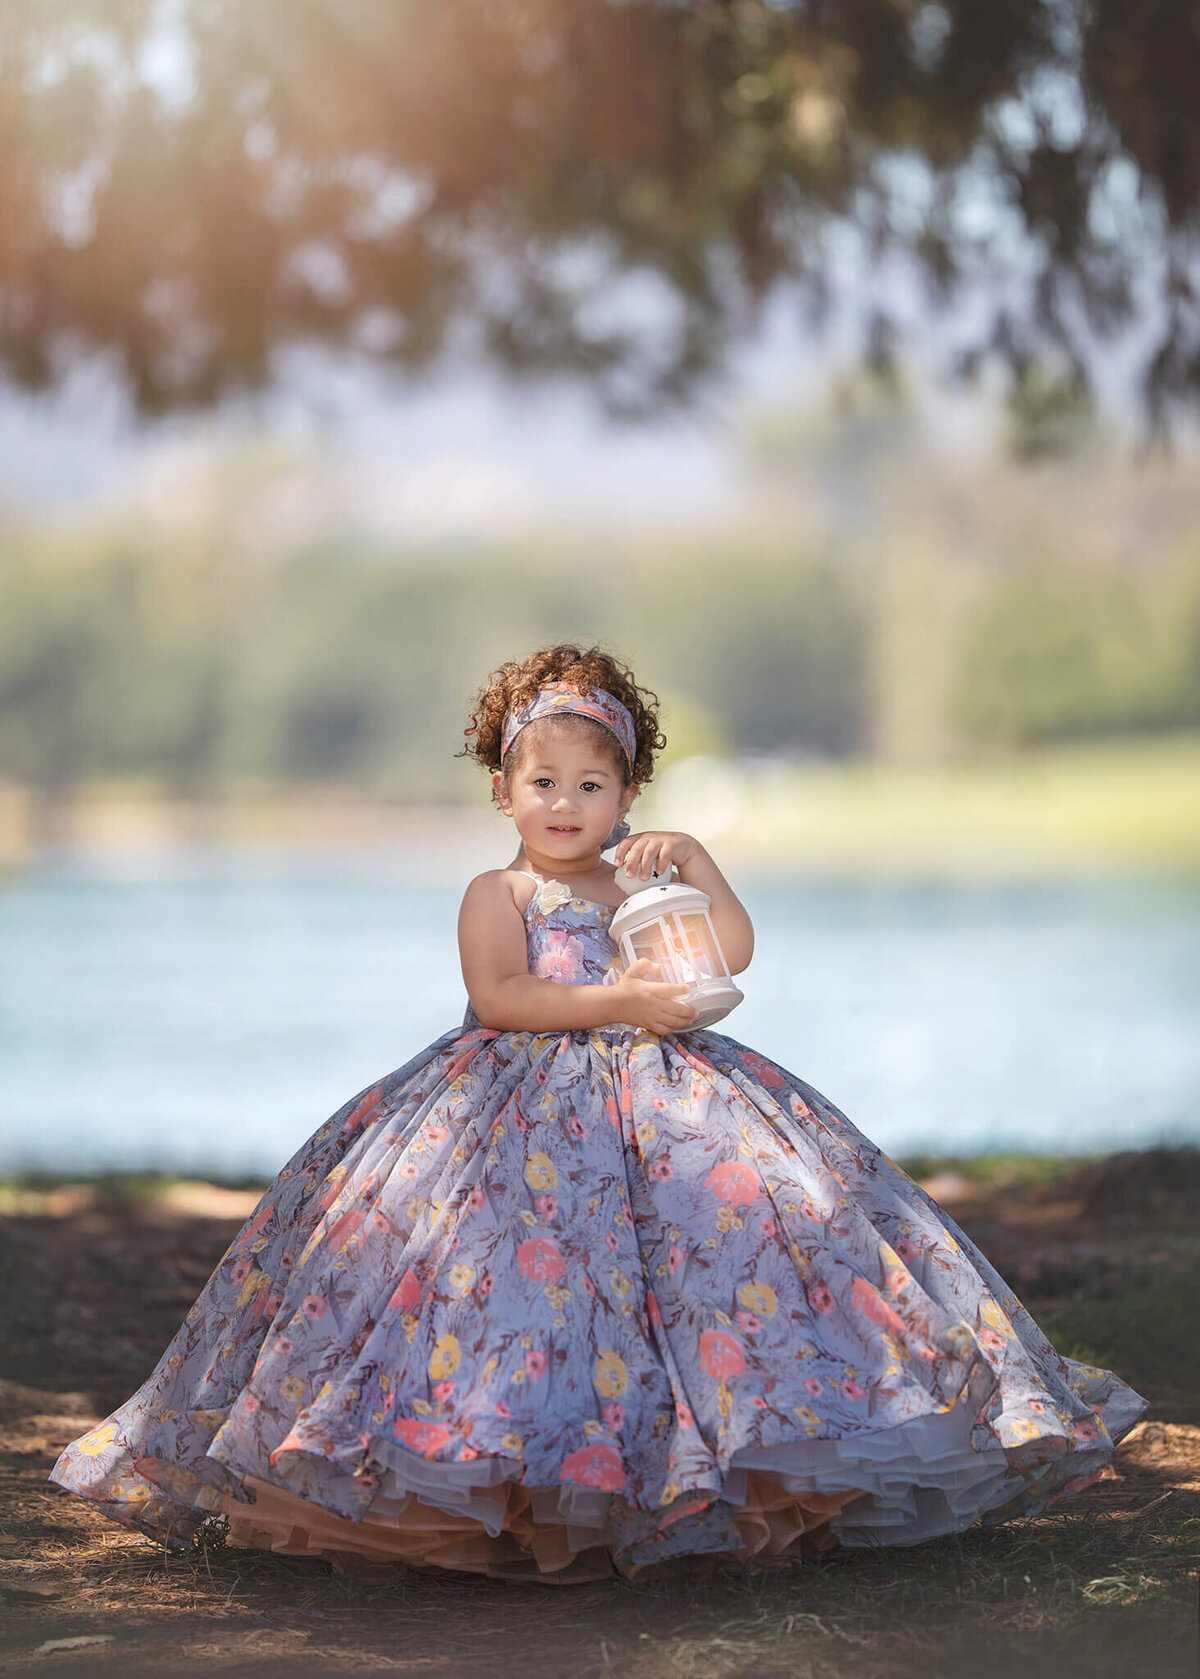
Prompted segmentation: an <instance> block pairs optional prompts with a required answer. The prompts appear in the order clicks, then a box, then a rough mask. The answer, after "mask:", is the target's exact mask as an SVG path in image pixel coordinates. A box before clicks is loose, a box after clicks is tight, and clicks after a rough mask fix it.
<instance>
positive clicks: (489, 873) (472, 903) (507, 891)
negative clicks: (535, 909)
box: [462, 869, 540, 915]
mask: <svg viewBox="0 0 1200 1679" xmlns="http://www.w3.org/2000/svg"><path fill="white" fill-rule="evenodd" d="M538 891H540V887H539V884H538V882H537V881H536V880H535V879H534V878H533V876H532V875H531V874H526V873H525V871H524V869H484V871H483V873H482V874H477V875H476V876H475V877H474V879H473V880H470V881H468V882H467V888H466V891H465V892H464V893H463V901H462V907H463V910H464V911H466V910H469V909H475V908H480V909H496V908H504V907H506V906H507V905H508V904H511V905H512V907H513V908H514V909H515V910H516V911H517V913H518V914H519V915H524V913H525V911H526V910H527V909H528V908H529V904H530V901H531V900H532V898H533V895H534V893H535V892H538Z"/></svg>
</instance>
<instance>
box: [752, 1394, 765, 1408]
mask: <svg viewBox="0 0 1200 1679" xmlns="http://www.w3.org/2000/svg"><path fill="white" fill-rule="evenodd" d="M750 1403H751V1404H752V1405H753V1406H754V1409H755V1410H756V1411H765V1410H766V1408H767V1402H766V1400H765V1399H764V1398H763V1396H762V1394H761V1393H756V1394H755V1395H754V1397H753V1398H752V1399H751V1401H750Z"/></svg>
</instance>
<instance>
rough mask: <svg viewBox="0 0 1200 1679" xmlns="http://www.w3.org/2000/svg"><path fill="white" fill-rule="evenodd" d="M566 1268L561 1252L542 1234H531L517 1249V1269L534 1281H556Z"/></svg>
mask: <svg viewBox="0 0 1200 1679" xmlns="http://www.w3.org/2000/svg"><path fill="white" fill-rule="evenodd" d="M566 1268H567V1267H566V1263H565V1261H564V1260H563V1256H562V1254H561V1253H559V1251H558V1249H557V1248H556V1247H555V1245H554V1243H553V1242H550V1241H547V1239H546V1238H545V1237H544V1236H531V1237H530V1238H529V1239H528V1241H525V1242H522V1243H521V1245H520V1247H519V1248H518V1249H517V1269H518V1270H519V1271H520V1273H521V1275H522V1276H523V1277H532V1278H533V1280H534V1282H538V1283H556V1282H558V1280H559V1278H560V1277H561V1276H562V1275H563V1273H564V1272H565V1271H566Z"/></svg>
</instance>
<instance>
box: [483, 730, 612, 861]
mask: <svg viewBox="0 0 1200 1679" xmlns="http://www.w3.org/2000/svg"><path fill="white" fill-rule="evenodd" d="M522 747H523V752H522V759H521V761H520V763H519V765H518V766H517V768H516V769H515V770H514V771H513V772H511V774H510V780H509V789H508V798H507V799H506V798H505V790H504V787H503V784H502V778H501V772H500V771H499V770H496V771H495V772H494V773H493V776H492V781H493V784H494V785H495V786H496V788H497V791H498V794H499V797H500V800H501V808H502V809H503V810H504V812H505V814H506V815H508V816H511V817H512V819H513V821H514V822H515V823H516V825H517V832H518V833H519V834H520V836H521V840H522V842H523V844H524V845H525V848H526V851H527V852H529V853H531V854H536V855H538V856H543V857H547V858H550V859H555V858H558V859H562V860H563V861H564V862H565V861H568V860H571V861H574V860H576V859H579V858H582V857H585V856H586V855H587V853H588V852H598V851H599V849H600V847H601V846H602V845H603V843H604V841H605V840H606V839H607V838H608V836H609V833H610V831H611V830H612V828H613V826H614V824H615V823H617V822H619V821H620V820H621V818H622V817H623V816H624V815H625V812H626V811H627V810H628V809H629V807H630V805H631V804H632V803H633V801H634V799H635V798H636V797H637V792H638V788H637V785H636V783H631V784H630V785H629V786H628V787H626V786H624V785H623V784H622V780H621V772H620V770H619V768H618V767H617V762H616V758H617V754H618V753H619V752H620V748H619V747H617V748H616V751H615V752H613V753H609V752H607V751H605V750H604V748H602V747H597V746H596V744H595V742H594V741H593V739H592V737H591V735H590V733H588V734H585V733H583V732H582V731H581V730H577V729H570V728H567V729H564V728H554V727H550V728H545V729H541V730H539V731H538V733H537V735H536V737H535V738H534V739H532V740H529V741H526V742H523V743H522Z"/></svg>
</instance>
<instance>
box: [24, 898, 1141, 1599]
mask: <svg viewBox="0 0 1200 1679" xmlns="http://www.w3.org/2000/svg"><path fill="white" fill-rule="evenodd" d="M531 878H532V877H531ZM524 914H525V923H526V929H527V935H528V949H529V968H530V971H531V972H532V973H534V974H537V975H539V976H541V977H543V978H548V979H552V980H557V981H560V982H562V983H565V984H579V983H585V982H591V983H595V982H601V983H611V982H612V981H613V980H615V979H616V977H617V975H618V973H619V971H620V965H621V964H620V958H619V956H618V952H617V948H616V945H615V944H614V942H613V940H612V938H611V936H610V934H609V930H608V928H609V922H610V920H611V917H612V915H613V906H610V905H607V904H601V903H597V902H595V901H591V900H586V899H581V898H576V897H572V896H571V895H570V892H569V888H568V887H566V886H565V885H563V884H562V883H560V882H557V881H550V882H546V883H545V884H544V885H543V886H542V887H541V889H540V890H538V891H534V892H533V894H532V895H531V897H530V899H529V902H528V904H527V906H526V909H525V912H524ZM1146 1405H1147V1401H1146V1400H1144V1399H1142V1398H1141V1397H1140V1396H1139V1395H1138V1394H1137V1393H1135V1392H1134V1391H1133V1390H1132V1389H1131V1388H1130V1387H1129V1386H1127V1385H1126V1383H1125V1382H1123V1381H1122V1380H1120V1378H1119V1377H1118V1376H1117V1375H1115V1374H1114V1373H1112V1372H1111V1371H1107V1370H1102V1369H1098V1368H1095V1367H1093V1366H1090V1365H1086V1364H1080V1363H1077V1362H1076V1361H1074V1360H1072V1359H1067V1358H1063V1357H1060V1356H1059V1355H1058V1354H1057V1353H1056V1352H1055V1351H1054V1349H1053V1347H1052V1346H1051V1345H1050V1343H1049V1341H1048V1340H1047V1339H1046V1337H1045V1336H1044V1335H1043V1334H1042V1332H1041V1330H1040V1329H1039V1328H1038V1326H1037V1324H1036V1323H1035V1322H1034V1321H1033V1319H1032V1318H1031V1317H1030V1316H1029V1314H1028V1312H1026V1311H1025V1309H1024V1308H1023V1307H1022V1306H1021V1304H1020V1302H1019V1301H1018V1300H1017V1298H1016V1297H1015V1295H1014V1294H1013V1293H1012V1291H1011V1289H1009V1288H1008V1287H1007V1286H1006V1284H1005V1283H1004V1281H1003V1279H1002V1278H1001V1277H1000V1276H999V1275H998V1274H997V1272H996V1271H995V1270H994V1269H993V1268H992V1266H991V1265H990V1264H989V1263H988V1261H987V1260H986V1259H985V1258H984V1256H983V1254H982V1253H981V1252H980V1251H979V1249H978V1248H976V1247H975V1246H974V1245H973V1244H972V1242H971V1241H970V1239H969V1238H968V1237H967V1236H966V1235H965V1234H964V1232H963V1231H961V1230H960V1229H959V1228H958V1227H957V1226H956V1225H955V1224H954V1222H953V1221H952V1220H951V1219H950V1218H949V1217H948V1216H947V1215H946V1214H945V1213H944V1212H943V1211H942V1210H941V1208H939V1207H938V1205H937V1204H936V1202H934V1201H933V1200H932V1199H931V1198H930V1197H929V1196H928V1195H927V1194H926V1193H925V1192H924V1191H923V1190H922V1189H920V1188H919V1187H918V1186H917V1185H916V1184H915V1183H914V1182H913V1181H912V1180H911V1179H910V1178H909V1177H907V1176H906V1175H905V1174H904V1172H902V1171H901V1170H900V1168H899V1167H898V1166H897V1165H896V1164H895V1163H894V1162H893V1161H892V1160H890V1159H889V1158H888V1156H887V1155H885V1154H884V1153H883V1152H882V1151H881V1150H880V1149H879V1148H877V1147H876V1146H875V1145H874V1144H873V1143H871V1142H870V1141H869V1140H868V1139H867V1138H866V1137H865V1136H864V1135H863V1134H862V1133H861V1132H860V1131H859V1130H857V1129H856V1127H855V1126H854V1125H853V1124H852V1123H851V1122H850V1120H849V1119H847V1118H846V1116H845V1115H844V1114H843V1113H841V1112H840V1110H839V1109H837V1108H836V1107H834V1106H833V1104H832V1103H831V1102H829V1101H828V1100H827V1099H826V1098H825V1097H824V1096H822V1095H820V1094H819V1093H818V1092H817V1091H816V1090H814V1089H813V1088H812V1087H811V1086H810V1085H808V1084H806V1083H805V1082H804V1080H803V1079H801V1078H799V1077H797V1075H796V1074H794V1073H791V1072H788V1071H787V1070H786V1069H785V1068H783V1067H780V1066H778V1065H776V1064H775V1063H774V1062H772V1061H770V1060H768V1059H766V1058H765V1057H764V1056H762V1055H760V1054H757V1053H756V1052H755V1051H754V1050H752V1049H750V1048H748V1047H747V1046H746V1045H744V1044H741V1043H738V1042H737V1041H736V1040H735V1039H733V1038H730V1037H727V1036H726V1035H725V1034H724V1033H722V1032H718V1031H713V1030H711V1029H701V1030H690V1031H683V1032H678V1033H674V1032H672V1033H667V1034H664V1035H663V1036H656V1035H655V1034H653V1033H650V1032H647V1031H644V1030H640V1029H634V1028H633V1027H630V1026H608V1027H601V1028H597V1029H593V1030H580V1031H569V1032H532V1031H496V1030H492V1029H490V1028H488V1027H485V1026H482V1025H481V1024H480V1022H479V1019H478V1016H477V1015H476V1014H475V1012H474V1010H473V1009H472V1008H471V1007H470V1006H469V1005H468V1008H467V1011H466V1015H465V1018H464V1020H463V1023H462V1025H461V1027H459V1028H456V1029H452V1030H450V1031H448V1032H446V1033H444V1034H443V1035H442V1036H441V1037H439V1038H437V1039H436V1040H435V1041H434V1042H433V1043H431V1044H429V1045H428V1046H427V1047H426V1048H424V1049H422V1050H421V1051H419V1053H418V1054H416V1055H415V1056H414V1057H413V1058H412V1060H410V1061H408V1062H406V1063H405V1065H404V1066H402V1067H400V1068H398V1069H396V1070H395V1071H394V1072H391V1073H388V1074H387V1075H386V1076H385V1077H383V1078H381V1079H380V1080H379V1081H378V1082H377V1083H375V1084H372V1085H371V1086H370V1088H369V1089H366V1090H364V1091H362V1092H361V1093H360V1094H358V1095H356V1096H354V1097H353V1098H352V1099H351V1100H350V1101H349V1102H347V1103H346V1104H345V1106H344V1107H342V1108H340V1109H339V1110H338V1111H337V1113H335V1114H334V1115H333V1116H332V1118H330V1119H329V1120H327V1121H326V1122H325V1123H324V1124H323V1125H322V1126H320V1128H319V1129H318V1130H317V1131H316V1132H315V1133H314V1134H313V1135H312V1136H311V1137H310V1138H309V1139H308V1141H307V1142H305V1143H304V1144H303V1145H302V1146H301V1148H300V1149H299V1150H298V1151H297V1152H296V1153H295V1154H294V1155H293V1157H292V1158H291V1159H290V1160H289V1161H288V1162H287V1164H286V1165H285V1166H284V1167H283V1168H282V1170H281V1171H280V1172H279V1174H278V1175H277V1177H276V1178H275V1180H274V1181H273V1182H272V1183H271V1184H270V1186H269V1187H268V1188H267V1189H266V1191H265V1192H264V1194H263V1196H262V1198H261V1200H260V1201H259V1203H258V1205H257V1207H256V1208H255V1210H254V1212H253V1214H252V1215H251V1216H250V1217H249V1218H248V1219H247V1220H246V1222H245V1224H244V1225H243V1226H242V1229H241V1230H240V1231H239V1233H238V1235H237V1236H236V1237H235V1239H234V1240H233V1242H232V1243H231V1244H230V1246H229V1248H228V1249H227V1250H226V1252H225V1254H224V1255H223V1256H222V1258H221V1260H220V1262H219V1263H218V1265H217V1267H216V1269H215V1270H214V1272H213V1274H212V1276H211V1277H210V1278H209V1280H208V1282H207V1283H206V1284H205V1287H204V1289H203V1290H202V1292H201V1293H200V1295H199V1297H198V1298H197V1300H196V1301H195V1303H194V1304H193V1305H192V1307H191V1309H190V1310H189V1311H188V1313H187V1316H186V1318H185V1320H184V1322H183V1323H182V1324H181V1325H180V1327H179V1329H178V1331H177V1333H176V1335H175V1337H174V1339H173V1340H172V1341H171V1343H170V1344H169V1345H168V1346H167V1348H166V1349H165V1351H164V1352H163V1354H162V1357H161V1358H160V1359H159V1362H158V1364H157V1365H156V1366H155V1368H154V1370H153V1371H152V1372H151V1374H150V1375H149V1377H148V1378H147V1379H146V1381H145V1382H144V1383H143V1385H142V1386H141V1387H140V1388H139V1389H138V1391H137V1392H136V1393H135V1394H134V1395H133V1396H132V1397H131V1398H130V1399H128V1400H127V1401H126V1402H125V1404H123V1405H122V1406H120V1407H119V1409H117V1410H116V1411H114V1412H113V1413H112V1414H111V1416H109V1417H108V1418H107V1419H106V1420H105V1421H104V1422H102V1423H100V1424H99V1426H97V1427H96V1428H93V1429H92V1430H90V1431H89V1432H88V1433H87V1434H84V1435H83V1436H81V1437H80V1438H79V1439H76V1440H74V1441H72V1443H71V1444H70V1445H68V1446H67V1447H66V1448H65V1450H64V1451H63V1452H62V1454H61V1456H60V1457H59V1459H58V1461H57V1462H56V1463H55V1465H54V1468H53V1470H52V1471H51V1474H50V1480H51V1481H53V1482H55V1483H56V1484H57V1485H59V1486H61V1487H64V1488H66V1489H68V1490H69V1491H70V1492H72V1493H75V1494H78V1495H79V1496H81V1497H84V1498H88V1499H91V1500H93V1501H94V1502H95V1503H96V1504H97V1505H98V1506H99V1508H100V1509H102V1510H103V1511H104V1512H105V1513H106V1515H108V1516H110V1517H112V1518H113V1519H114V1520H116V1521H118V1522H121V1523H123V1524H125V1525H126V1526H129V1527H134V1528H137V1529H140V1530H141V1531H142V1532H144V1533H147V1534H149V1535H151V1536H153V1537H155V1538H157V1539H159V1540H162V1541H164V1542H166V1543H167V1544H168V1545H170V1546H172V1547H178V1548H182V1547H184V1546H186V1545H187V1544H189V1543H190V1541H191V1538H192V1536H193V1534H194V1533H195V1531H196V1529H197V1528H198V1526H199V1525H200V1523H201V1522H202V1521H203V1520H204V1518H205V1517H206V1516H208V1515H211V1514H214V1513H224V1514H225V1515H226V1516H227V1517H228V1518H229V1533H228V1538H229V1541H230V1542H231V1543H233V1544H240V1545H253V1546H258V1547H264V1548H265V1547H269V1548H271V1549H273V1550H276V1551H281V1552H287V1553H290V1554H299V1555H319V1556H324V1557H327V1558H330V1559H331V1560H333V1561H334V1562H335V1565H337V1566H344V1565H345V1560H346V1559H347V1558H348V1557H358V1558H373V1559H396V1560H400V1561H404V1562H408V1563H412V1564H417V1565H426V1566H434V1565H436V1566H441V1567H445V1568H454V1569H468V1570H474V1571H479V1572H483V1573H488V1574H493V1575H497V1576H500V1577H504V1578H512V1579H520V1578H531V1579H538V1580H544V1581H553V1582H563V1581H569V1580H584V1579H594V1578H597V1577H599V1576H603V1575H608V1576H611V1575H612V1574H613V1572H614V1571H617V1572H619V1573H621V1574H624V1575H626V1576H629V1575H632V1574H633V1573H634V1572H636V1571H637V1569H639V1568H640V1567H642V1566H644V1565H645V1564H648V1563H652V1562H655V1561H657V1560H659V1559H662V1558H666V1557H669V1556H675V1555H681V1554H684V1553H700V1552H726V1553H732V1554H735V1555H737V1556H742V1557H745V1556H750V1555H753V1554H755V1553H762V1554H771V1555H777V1554H779V1553H781V1552H784V1551H792V1552H793V1553H798V1554H805V1553H807V1552H811V1551H812V1550H813V1549H817V1550H820V1549H823V1548H825V1547H826V1546H829V1545H833V1544H837V1543H840V1544H842V1545H845V1546H866V1545H876V1544H882V1545H911V1544H914V1543H916V1542H919V1541H921V1540H924V1539H927V1538H930V1537H932V1536H935V1535H938V1534H946V1533H953V1532H960V1531H962V1530H963V1529H965V1528H967V1527H969V1526H971V1524H972V1523H974V1522H976V1521H977V1520H982V1521H983V1522H985V1523H992V1522H998V1521H1004V1520H1006V1519H1008V1518H1010V1517H1013V1516H1019V1515H1024V1514H1034V1513H1037V1512H1039V1511H1041V1510H1043V1509H1045V1508H1046V1507H1047V1506H1048V1505H1049V1504H1051V1503H1053V1502H1054V1501H1055V1500H1056V1499H1058V1498H1061V1497H1062V1496H1063V1495H1064V1494H1070V1493H1073V1492H1075V1491H1077V1490H1078V1489H1080V1488H1081V1487H1084V1486H1086V1485H1088V1484H1089V1483H1090V1482H1092V1481H1094V1480H1095V1479H1097V1477H1098V1476H1099V1475H1100V1474H1101V1473H1102V1471H1103V1470H1104V1468H1105V1466H1106V1465H1107V1464H1108V1463H1109V1462H1110V1461H1111V1458H1112V1452H1113V1445H1114V1443H1115V1442H1116V1441H1117V1440H1119V1439H1120V1438H1121V1436H1122V1435H1124V1434H1125V1433H1126V1432H1127V1431H1128V1430H1129V1429H1130V1428H1131V1427H1132V1426H1133V1424H1134V1423H1135V1422H1136V1421H1137V1420H1138V1418H1139V1416H1140V1415H1141V1414H1142V1412H1143V1411H1144V1410H1145V1409H1146Z"/></svg>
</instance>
